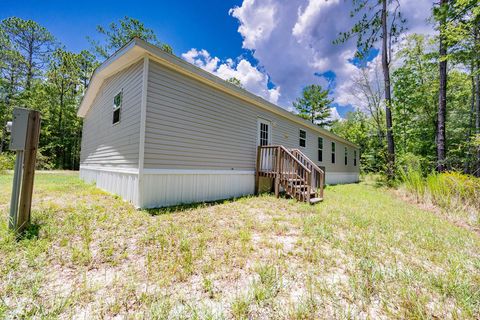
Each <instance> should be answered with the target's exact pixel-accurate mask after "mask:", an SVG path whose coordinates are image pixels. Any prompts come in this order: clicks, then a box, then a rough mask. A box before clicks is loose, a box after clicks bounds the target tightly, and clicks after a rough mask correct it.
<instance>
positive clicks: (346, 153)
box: [345, 147, 348, 165]
mask: <svg viewBox="0 0 480 320" xmlns="http://www.w3.org/2000/svg"><path fill="white" fill-rule="evenodd" d="M347 164H348V149H347V147H345V165H347Z"/></svg>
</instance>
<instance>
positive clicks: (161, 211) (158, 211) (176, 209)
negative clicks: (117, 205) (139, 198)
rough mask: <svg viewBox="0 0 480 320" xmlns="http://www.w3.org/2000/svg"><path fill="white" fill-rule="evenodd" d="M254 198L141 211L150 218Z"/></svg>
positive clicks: (222, 200)
mask: <svg viewBox="0 0 480 320" xmlns="http://www.w3.org/2000/svg"><path fill="white" fill-rule="evenodd" d="M252 197H254V196H251V195H250V196H243V197H235V198H228V199H221V200H215V201H207V202H195V203H188V204H178V205H174V206H169V207H162V208H152V209H143V211H146V212H147V213H148V214H150V215H152V216H160V215H164V214H172V213H176V212H185V211H190V210H194V209H199V208H208V207H213V206H216V205H220V204H226V203H230V202H234V201H238V200H241V199H247V198H252Z"/></svg>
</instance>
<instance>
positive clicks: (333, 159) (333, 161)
mask: <svg viewBox="0 0 480 320" xmlns="http://www.w3.org/2000/svg"><path fill="white" fill-rule="evenodd" d="M332 163H335V142H332Z"/></svg>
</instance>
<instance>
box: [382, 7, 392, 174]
mask: <svg viewBox="0 0 480 320" xmlns="http://www.w3.org/2000/svg"><path fill="white" fill-rule="evenodd" d="M387 43H388V31H387V0H383V7H382V69H383V77H384V82H385V117H386V123H387V147H388V154H387V167H388V168H387V175H388V178H389V179H392V178H393V177H394V174H395V144H394V141H393V132H392V111H391V109H390V107H391V105H392V104H391V103H392V98H391V95H390V66H389V61H388V60H389V57H388V50H389V48H388V45H387Z"/></svg>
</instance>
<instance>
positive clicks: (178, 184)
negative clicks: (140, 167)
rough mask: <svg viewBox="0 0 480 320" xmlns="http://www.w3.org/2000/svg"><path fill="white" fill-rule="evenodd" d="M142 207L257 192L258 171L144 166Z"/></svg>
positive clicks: (193, 201)
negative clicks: (255, 189) (176, 168)
mask: <svg viewBox="0 0 480 320" xmlns="http://www.w3.org/2000/svg"><path fill="white" fill-rule="evenodd" d="M141 185H142V186H141V190H142V192H141V196H140V199H141V203H142V207H143V208H155V207H164V206H172V205H176V204H184V203H195V202H207V201H215V200H221V199H229V198H234V197H240V196H244V195H248V194H253V193H254V188H255V173H254V172H253V171H238V170H169V169H165V170H164V169H145V170H144V173H143V178H142V182H141Z"/></svg>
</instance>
